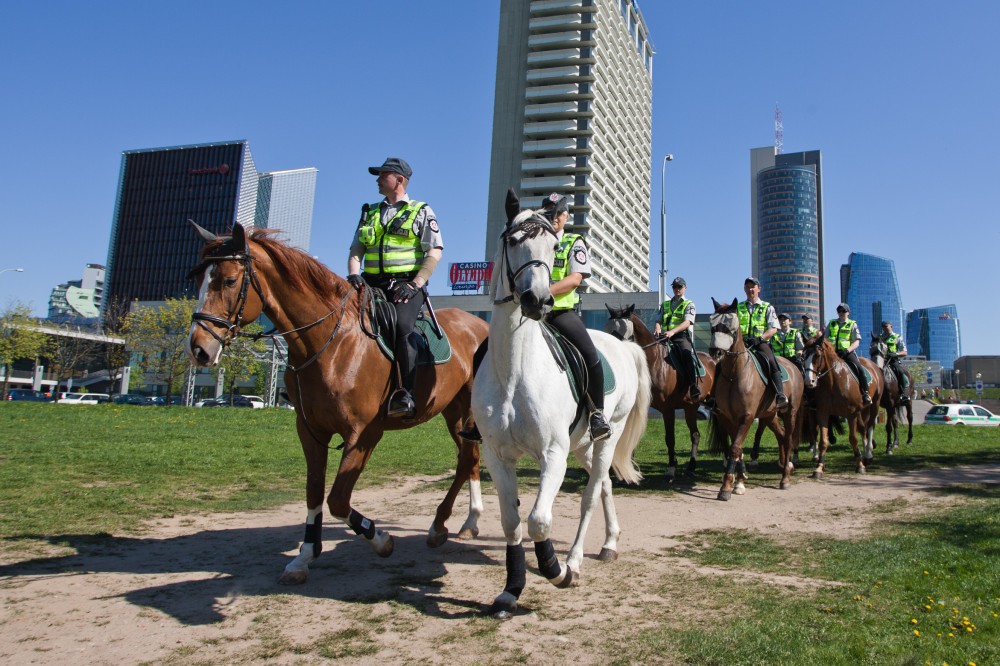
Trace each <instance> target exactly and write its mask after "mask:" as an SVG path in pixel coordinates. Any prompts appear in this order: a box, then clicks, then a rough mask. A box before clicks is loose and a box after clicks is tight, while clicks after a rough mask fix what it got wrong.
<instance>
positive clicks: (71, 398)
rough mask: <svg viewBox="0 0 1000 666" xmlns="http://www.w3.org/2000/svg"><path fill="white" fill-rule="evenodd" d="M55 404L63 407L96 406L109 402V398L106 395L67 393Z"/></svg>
mask: <svg viewBox="0 0 1000 666" xmlns="http://www.w3.org/2000/svg"><path fill="white" fill-rule="evenodd" d="M56 402H58V403H60V404H63V405H98V404H101V403H104V402H111V396H110V395H108V394H107V393H67V394H66V396H65V397H63V398H59V399H58V400H56Z"/></svg>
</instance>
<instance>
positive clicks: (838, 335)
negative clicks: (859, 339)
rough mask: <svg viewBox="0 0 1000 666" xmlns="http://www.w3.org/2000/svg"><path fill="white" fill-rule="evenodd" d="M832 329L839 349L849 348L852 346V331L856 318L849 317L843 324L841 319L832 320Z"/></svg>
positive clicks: (836, 346) (835, 344) (835, 343)
mask: <svg viewBox="0 0 1000 666" xmlns="http://www.w3.org/2000/svg"><path fill="white" fill-rule="evenodd" d="M830 330H831V331H832V332H833V340H834V347H835V348H836V349H837V351H840V350H841V349H847V348H848V347H850V346H851V331H853V330H854V320H853V319H848V320H847V321H845V322H844V323H843V324H841V323H840V320H839V319H834V320H833V321H831V322H830Z"/></svg>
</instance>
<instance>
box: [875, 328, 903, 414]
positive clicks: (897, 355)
mask: <svg viewBox="0 0 1000 666" xmlns="http://www.w3.org/2000/svg"><path fill="white" fill-rule="evenodd" d="M879 337H881V338H882V341H883V342H884V343H885V346H886V347H887V351H888V355H887V356H886V359H885V360H886V363H887V364H888V365H889V368H890V369H892V373H893V374H894V375H896V381H897V382H898V384H899V401H900V402H907V401H909V399H910V396H909V392H908V391H909V385H908V384H907V382H906V374H905V373H904V372H903V368H902V367H900V365H899V359H901V358H903V357H904V356H906V354H907V352H906V342H905V341H904V340H903V336H902V335H899V334H898V333H893V332H892V322H891V321H883V322H882V335H881V336H879Z"/></svg>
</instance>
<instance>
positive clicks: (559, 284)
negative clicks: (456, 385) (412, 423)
mask: <svg viewBox="0 0 1000 666" xmlns="http://www.w3.org/2000/svg"><path fill="white" fill-rule="evenodd" d="M569 204H570V202H569V197H564V196H561V195H559V194H555V193H553V194H551V195H549V196H548V197H546V198H545V199H544V200H543V201H542V215H544V216H545V217H546V218H548V220H549V221H550V222H551V223H552V226H553V228H554V229H555V231H556V237H557V238H558V243H559V245H558V247H557V248H556V253H555V259H554V260H553V262H552V283H551V284H550V285H549V290H550V291H551V292H552V296H553V297H555V302H554V303H553V307H552V311H551V312H550V313H549V314H548V315H546V319H545V320H546V321H547V322H548V323H549V324H551V325H552V326H553V327H554V328H555V329H557V330H558V331H559V333H560V334H562V335H563V336H564V337H565V338H566V339H567V340H569V341H570V342H572V343H573V346H575V347H576V348H577V349H578V350H580V354H581V356H583V362H584V364H585V365H586V366H587V400H588V402H589V403H590V406H591V407H592V408H593V409H592V411H591V413H590V423H589V425H590V436H591V438H592V439H593V440H594V441H595V442H599V441H601V440H605V439H607V438H608V437H610V436H611V425H610V424H608V420H607V418H606V417H605V416H604V368H603V366H602V365H601V359H600V356H599V355H598V354H597V348H596V347H594V341H593V340H592V339H591V337H590V333H588V332H587V327H586V326H584V325H583V320H582V319H581V318H580V316H579V315H578V314H577V313H576V305H577V303H579V302H580V296H579V295H578V294H577V293H576V289H577V287H579V286H580V283H581V282H583V279H584V278H585V277H588V276H590V260H589V256H588V253H587V244H586V243H585V242H584V240H583V237H582V236H580V235H579V234H572V233H564V232H563V229H564V227H565V226H566V222H567V220H569ZM488 348H489V338H487V339H486V340H483V342H482V343H481V344H480V345H479V349H477V350H476V354H475V356H474V358H473V362H472V374H473V376H475V374H476V373H477V372H478V371H479V366H480V364H481V363H482V361H483V358H484V357H485V356H486V350H487V349H488ZM458 434H459V436H460V437H464V438H465V439H470V440H474V441H481V440H482V435H481V434H480V433H479V425H478V424H475V423H473V424H472V426H471V427H469V428H468V429H466V430H461V431H459V433H458Z"/></svg>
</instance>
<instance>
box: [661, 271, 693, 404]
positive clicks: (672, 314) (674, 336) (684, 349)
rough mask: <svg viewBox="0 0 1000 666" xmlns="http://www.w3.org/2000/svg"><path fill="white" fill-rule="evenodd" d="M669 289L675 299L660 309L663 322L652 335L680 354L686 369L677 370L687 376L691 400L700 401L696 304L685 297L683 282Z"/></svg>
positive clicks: (675, 280)
mask: <svg viewBox="0 0 1000 666" xmlns="http://www.w3.org/2000/svg"><path fill="white" fill-rule="evenodd" d="M670 288H671V289H673V291H674V295H673V297H672V298H670V299H669V300H666V301H663V304H662V305H661V306H660V321H658V322H656V326H654V327H653V335H662V336H663V337H665V338H666V339H668V340H670V342H671V343H672V344H673V345H674V346H676V347H677V348H678V349H680V350H681V357H682V358H683V359H684V361H683V363H682V365H683V367H681V368H677V369H678V371H680V373H681V374H682V375H684V379H685V381H686V382H687V385H688V387H689V388H688V394H689V395H690V396H691V399H692V400H698V399H699V398H701V389H700V388H698V358H697V356H695V351H694V331H693V327H694V318H695V307H694V301H690V300H688V299H687V297H686V296H685V295H684V294H685V293H686V292H687V281H685V280H684V278H682V277H676V278H674V281H673V282H672V283H671V284H670Z"/></svg>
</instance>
